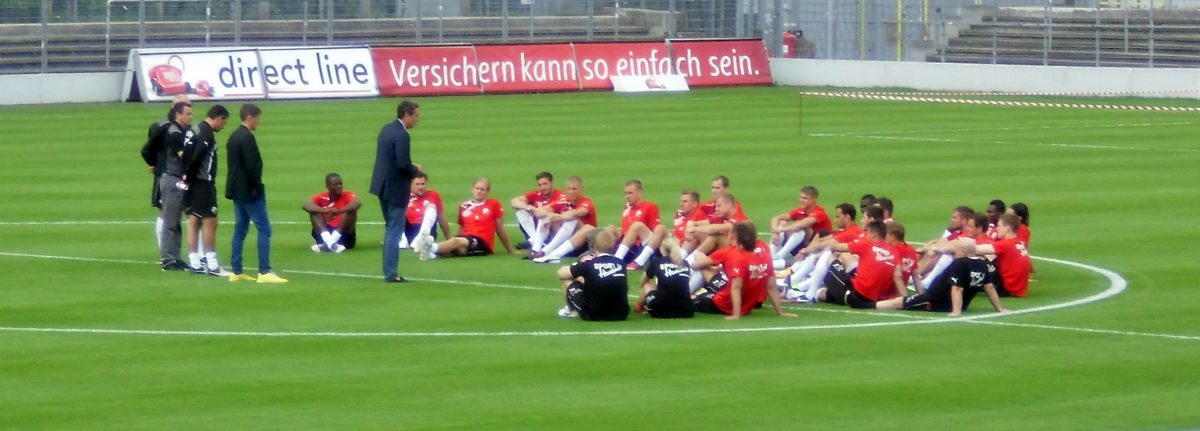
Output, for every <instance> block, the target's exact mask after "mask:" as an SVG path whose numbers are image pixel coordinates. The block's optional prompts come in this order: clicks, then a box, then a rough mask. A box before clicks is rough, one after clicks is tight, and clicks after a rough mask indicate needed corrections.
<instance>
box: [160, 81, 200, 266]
mask: <svg viewBox="0 0 1200 431" xmlns="http://www.w3.org/2000/svg"><path fill="white" fill-rule="evenodd" d="M171 112H172V113H173V114H175V117H174V118H173V119H172V120H171V123H170V124H168V125H167V131H166V135H165V136H164V138H163V147H164V149H165V150H164V151H163V154H162V156H163V157H162V159H161V160H159V163H162V170H161V171H160V175H159V179H158V193H159V196H160V197H161V199H162V213H163V227H164V229H163V238H162V241H161V242H160V243H159V261H160V262H161V263H162V269H163V271H174V270H183V269H187V267H188V265H187V264H186V263H184V262H183V261H182V260H180V259H179V240H180V238H179V237H180V235H181V234H182V230H181V229H180V225H179V218H180V215H181V214H182V212H183V192H184V191H185V189H186V187H187V183H185V182H184V181H183V179H184V178H183V177H184V176H185V174H186V172H185V171H184V166H183V159H182V157H183V152H184V148H185V147H186V146H187V144H188V143H189V142H190V140H191V139H192V135H193V134H194V132H192V130H191V128H190V126H191V125H192V104H190V103H187V102H178V103H176V104H174V105H172V107H171Z"/></svg>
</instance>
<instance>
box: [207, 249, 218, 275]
mask: <svg viewBox="0 0 1200 431" xmlns="http://www.w3.org/2000/svg"><path fill="white" fill-rule="evenodd" d="M204 260H205V262H206V263H208V269H209V270H212V271H216V270H219V269H221V264H220V263H219V262H217V252H215V251H210V252H208V253H204Z"/></svg>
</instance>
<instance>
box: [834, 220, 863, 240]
mask: <svg viewBox="0 0 1200 431" xmlns="http://www.w3.org/2000/svg"><path fill="white" fill-rule="evenodd" d="M860 236H862V228H860V227H858V225H857V224H851V225H850V226H847V227H846V228H845V229H842V230H839V231H837V232H834V233H833V239H835V240H837V242H841V243H846V242H850V241H854V240H856V239H858V237H860Z"/></svg>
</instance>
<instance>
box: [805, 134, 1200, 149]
mask: <svg viewBox="0 0 1200 431" xmlns="http://www.w3.org/2000/svg"><path fill="white" fill-rule="evenodd" d="M808 136H815V137H822V138H827V137H848V138H861V139H877V140H885V141H917V142H946V143H971V144H993V145H1032V146H1038V147H1054V148H1082V149H1092V150H1122V151H1144V152H1156V153H1158V152H1166V153H1200V150H1197V149H1190V148H1141V147H1120V146H1115V145H1095V144H1043V143H1037V142H1013V141H984V140H978V139H953V138H918V137H912V136H890V135H862V134H840V133H809V134H808Z"/></svg>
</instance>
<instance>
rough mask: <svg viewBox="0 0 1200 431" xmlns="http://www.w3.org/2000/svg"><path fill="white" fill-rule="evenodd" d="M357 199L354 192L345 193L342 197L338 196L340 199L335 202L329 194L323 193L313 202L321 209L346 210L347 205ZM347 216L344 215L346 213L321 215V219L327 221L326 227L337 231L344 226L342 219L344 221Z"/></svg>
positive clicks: (318, 194) (313, 199)
mask: <svg viewBox="0 0 1200 431" xmlns="http://www.w3.org/2000/svg"><path fill="white" fill-rule="evenodd" d="M357 197H358V195H356V194H354V192H347V191H343V192H342V194H341V196H338V199H337V200H336V201H335V200H333V199H331V198H330V197H329V192H321V193H317V195H316V196H313V198H312V202H313V203H314V204H317V206H318V207H321V208H338V209H341V208H345V207H346V205H350V202H351V201H353V200H354V199H355V198H357ZM345 216H346V214H344V213H343V214H321V218H323V219H325V225H326V226H329V227H331V228H334V229H337V228H338V227H340V226H341V225H342V219H344V218H345Z"/></svg>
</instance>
